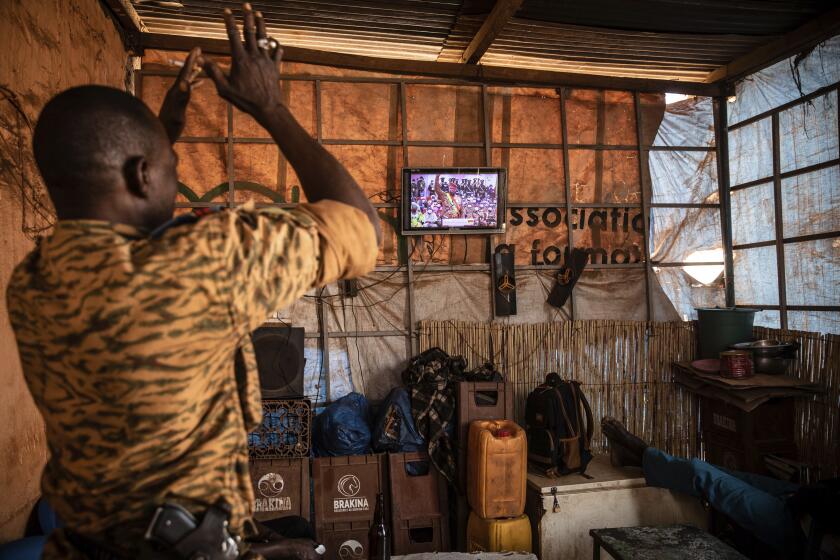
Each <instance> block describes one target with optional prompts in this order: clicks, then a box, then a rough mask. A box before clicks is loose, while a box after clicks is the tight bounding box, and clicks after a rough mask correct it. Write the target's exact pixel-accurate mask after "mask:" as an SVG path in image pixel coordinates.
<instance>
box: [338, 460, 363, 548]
mask: <svg viewBox="0 0 840 560" xmlns="http://www.w3.org/2000/svg"><path fill="white" fill-rule="evenodd" d="M336 488H337V490H338V493H339V494H341V495H342V496H344V498H334V499H333V512H334V513H347V512H351V511H368V510H369V509H370V504H368V499H367V498H366V497H364V496H358V497H357V496H356V495H357V494H358V493H359V491H360V490H361V489H362V483H361V481H360V480H359V477H357V476H356V475H354V474H345V475H344V476H342V477H341V478H339V479H338V484H337V485H336ZM348 542H349V541H348Z"/></svg>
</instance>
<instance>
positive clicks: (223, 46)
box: [140, 33, 723, 97]
mask: <svg viewBox="0 0 840 560" xmlns="http://www.w3.org/2000/svg"><path fill="white" fill-rule="evenodd" d="M140 46H141V47H142V48H147V49H160V50H171V51H182V52H186V51H189V50H190V49H191V48H193V47H201V50H202V51H203V52H205V53H207V54H224V55H228V54H230V44H229V43H228V41H227V40H226V39H209V38H206V37H191V36H186V35H163V34H158V33H141V34H140ZM283 60H286V61H289V62H301V63H305V64H317V65H324V66H333V67H337V68H350V69H354V70H365V71H368V72H386V73H391V74H408V75H413V76H430V77H436V78H444V79H450V80H464V81H472V82H480V83H487V84H520V85H528V86H545V87H560V86H566V87H579V88H596V89H617V90H628V91H640V92H643V93H665V92H669V93H683V94H686V95H702V96H709V97H713V96H716V95H722V93H723V89H722V88H721V86H720V85H719V84H706V83H702V82H682V81H674V80H655V79H647V78H623V77H617V76H602V75H598V74H578V73H573V72H554V71H550V70H530V69H527V68H510V67H506V66H489V65H484V64H483V65H475V64H459V63H454V62H433V61H423V60H404V59H394V58H378V57H373V56H361V55H355V54H344V53H336V52H327V51H319V50H314V49H304V48H300V47H292V46H283Z"/></svg>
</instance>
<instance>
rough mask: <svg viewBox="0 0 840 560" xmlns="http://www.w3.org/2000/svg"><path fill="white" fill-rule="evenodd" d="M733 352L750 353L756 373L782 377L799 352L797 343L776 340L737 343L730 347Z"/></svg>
mask: <svg viewBox="0 0 840 560" xmlns="http://www.w3.org/2000/svg"><path fill="white" fill-rule="evenodd" d="M730 348H733V349H735V350H749V351H750V352H752V357H753V369H754V371H755V372H756V373H768V374H771V375H782V374H785V373H787V372H788V370H789V369H790V365H791V364H792V363H793V361H794V360H795V359H796V353H797V352H798V351H799V343H798V342H779V341H778V340H767V339H766V340H756V341H755V342H739V343H738V344H733V345H732V346H730Z"/></svg>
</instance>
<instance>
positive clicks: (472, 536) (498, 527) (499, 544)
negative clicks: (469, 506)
mask: <svg viewBox="0 0 840 560" xmlns="http://www.w3.org/2000/svg"><path fill="white" fill-rule="evenodd" d="M506 551H511V552H531V522H530V521H529V519H528V516H527V515H525V514H522V515H520V516H519V517H510V518H507V519H482V518H480V517H479V516H478V515H476V513H475V512H474V511H471V512H470V519H469V521H468V522H467V552H506Z"/></svg>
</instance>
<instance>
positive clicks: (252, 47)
mask: <svg viewBox="0 0 840 560" xmlns="http://www.w3.org/2000/svg"><path fill="white" fill-rule="evenodd" d="M242 12H243V14H244V16H245V17H244V18H243V19H244V23H243V26H242V27H243V30H244V32H245V49H246V50H247V51H248V52H249V53H251V54H256V53H257V52H258V51H257V28H256V26H255V24H254V11H253V10H252V9H251V4H249V3H247V2H246V3H245V4H243V5H242Z"/></svg>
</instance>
